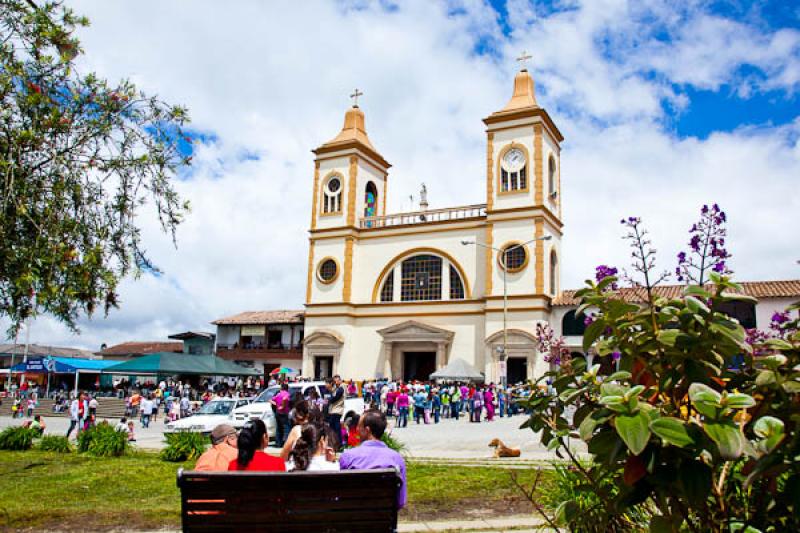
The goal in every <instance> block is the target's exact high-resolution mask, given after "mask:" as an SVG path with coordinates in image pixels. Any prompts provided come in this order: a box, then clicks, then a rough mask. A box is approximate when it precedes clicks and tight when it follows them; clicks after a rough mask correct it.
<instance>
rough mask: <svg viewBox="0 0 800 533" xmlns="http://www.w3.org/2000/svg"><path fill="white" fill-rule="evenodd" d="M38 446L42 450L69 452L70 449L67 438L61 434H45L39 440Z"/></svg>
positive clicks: (70, 445)
mask: <svg viewBox="0 0 800 533" xmlns="http://www.w3.org/2000/svg"><path fill="white" fill-rule="evenodd" d="M38 447H39V449H40V450H42V451H43V452H58V453H70V452H71V451H72V444H70V442H69V439H68V438H67V437H62V436H61V435H45V436H44V437H42V439H41V440H40V441H39V444H38Z"/></svg>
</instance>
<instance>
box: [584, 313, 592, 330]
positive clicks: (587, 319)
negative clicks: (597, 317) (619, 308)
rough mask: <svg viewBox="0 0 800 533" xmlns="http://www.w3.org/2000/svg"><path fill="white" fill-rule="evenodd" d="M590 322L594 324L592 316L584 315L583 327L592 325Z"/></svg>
mask: <svg viewBox="0 0 800 533" xmlns="http://www.w3.org/2000/svg"><path fill="white" fill-rule="evenodd" d="M592 322H594V317H593V316H592V315H586V317H585V318H584V319H583V325H584V326H586V327H587V328H588V327H589V326H591V325H592Z"/></svg>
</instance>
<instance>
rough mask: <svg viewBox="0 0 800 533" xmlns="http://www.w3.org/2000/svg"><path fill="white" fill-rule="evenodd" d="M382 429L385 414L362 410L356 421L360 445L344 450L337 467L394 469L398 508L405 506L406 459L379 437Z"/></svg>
mask: <svg viewBox="0 0 800 533" xmlns="http://www.w3.org/2000/svg"><path fill="white" fill-rule="evenodd" d="M384 431H386V415H384V414H383V413H381V412H380V411H378V410H377V409H367V410H366V411H364V414H363V415H361V418H360V419H359V421H358V434H359V436H360V437H361V445H359V446H358V447H356V448H350V449H349V450H347V451H345V452H344V453H343V454H342V456H341V457H340V458H339V467H340V468H341V469H342V470H372V469H375V468H394V469H395V470H397V473H398V474H399V476H400V491H399V492H398V493H397V507H398V509H402V508H403V507H405V505H406V462H405V461H404V460H403V456H402V455H400V454H399V453H397V452H396V451H394V450H392V449H390V448H389V447H388V446H386V444H384V443H383V441H382V440H381V437H382V436H383V432H384Z"/></svg>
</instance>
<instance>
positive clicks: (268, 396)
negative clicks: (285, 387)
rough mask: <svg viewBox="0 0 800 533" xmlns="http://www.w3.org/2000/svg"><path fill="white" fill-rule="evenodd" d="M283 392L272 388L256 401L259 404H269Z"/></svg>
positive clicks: (260, 395) (277, 388)
mask: <svg viewBox="0 0 800 533" xmlns="http://www.w3.org/2000/svg"><path fill="white" fill-rule="evenodd" d="M279 390H281V389H280V388H279V387H270V388H268V389H267V390H265V391H264V392H262V393H261V394H259V395H258V398H256V399H255V401H256V402H258V403H264V402H268V401H270V400H271V399H272V397H273V396H275V395H276V394H278V391H279Z"/></svg>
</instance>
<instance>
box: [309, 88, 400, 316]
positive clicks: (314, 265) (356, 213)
mask: <svg viewBox="0 0 800 533" xmlns="http://www.w3.org/2000/svg"><path fill="white" fill-rule="evenodd" d="M362 95H363V93H362V92H361V91H359V90H358V89H356V90H355V91H354V92H353V94H351V95H350V97H351V98H352V99H353V105H352V107H350V109H348V110H347V111H346V112H345V115H344V124H343V126H342V130H341V131H340V132H339V134H338V135H337V136H336V137H334V138H333V139H331V140H330V141H328V142H326V143H324V144H322V145H321V146H319V147H318V148H316V149H314V150H312V151H313V153H314V155H315V156H316V157H315V159H314V185H313V199H312V202H311V229H310V234H311V237H310V247H309V257H308V281H307V286H306V303H307V304H310V303H327V304H330V303H351V302H352V299H351V295H352V281H353V279H352V278H353V276H352V270H353V255H354V253H355V252H354V248H355V247H356V246H357V244H358V243H357V238H356V232H357V230H358V229H359V228H361V227H371V224H373V223H374V218H375V217H380V216H383V215H384V214H385V212H386V184H387V181H388V178H389V168H390V167H391V165H390V164H389V163H388V162H387V161H386V160H385V159H384V158H383V156H382V155H381V154H380V153H379V152H378V151H377V150H376V149H375V147H374V146H373V145H372V142H370V140H369V137H368V136H367V130H366V127H365V120H364V112H363V111H362V110H361V108H360V107H359V106H358V98H359V97H360V96H362Z"/></svg>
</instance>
